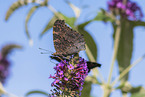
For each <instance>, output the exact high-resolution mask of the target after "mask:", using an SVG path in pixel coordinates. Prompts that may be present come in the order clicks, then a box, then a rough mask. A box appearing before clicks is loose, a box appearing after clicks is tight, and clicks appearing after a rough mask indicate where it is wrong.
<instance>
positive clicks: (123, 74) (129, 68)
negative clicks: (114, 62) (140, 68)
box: [111, 54, 145, 87]
mask: <svg viewBox="0 0 145 97" xmlns="http://www.w3.org/2000/svg"><path fill="white" fill-rule="evenodd" d="M144 58H145V54H144V55H143V56H142V57H140V58H138V59H137V60H136V61H135V62H134V63H132V64H131V65H129V66H128V67H127V68H126V69H125V70H124V71H123V72H122V73H121V74H120V75H119V76H118V77H117V78H116V79H115V80H114V81H113V82H112V84H111V86H112V87H113V86H114V85H115V84H116V83H117V82H118V81H119V80H120V79H121V78H123V77H124V76H125V75H126V74H127V73H128V72H129V71H130V70H131V69H132V68H133V67H134V66H135V65H136V64H138V63H139V62H140V61H142V60H143V59H144Z"/></svg>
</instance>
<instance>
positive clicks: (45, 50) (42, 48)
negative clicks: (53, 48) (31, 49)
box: [39, 48, 48, 51]
mask: <svg viewBox="0 0 145 97" xmlns="http://www.w3.org/2000/svg"><path fill="white" fill-rule="evenodd" d="M39 49H40V50H44V51H48V50H46V49H43V48H39Z"/></svg>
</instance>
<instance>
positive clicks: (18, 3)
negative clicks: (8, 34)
mask: <svg viewBox="0 0 145 97" xmlns="http://www.w3.org/2000/svg"><path fill="white" fill-rule="evenodd" d="M27 4H28V3H27V2H26V0H24V1H21V0H18V1H16V2H14V3H13V4H12V5H11V6H10V7H9V9H8V11H7V13H6V17H5V20H6V21H7V20H8V19H9V17H10V16H11V15H12V14H13V12H14V11H15V10H17V9H19V8H20V7H22V6H24V5H27Z"/></svg>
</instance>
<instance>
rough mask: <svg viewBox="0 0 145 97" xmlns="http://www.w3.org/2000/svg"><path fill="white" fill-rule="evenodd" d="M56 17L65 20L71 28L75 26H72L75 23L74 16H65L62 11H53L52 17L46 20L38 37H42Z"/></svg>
mask: <svg viewBox="0 0 145 97" xmlns="http://www.w3.org/2000/svg"><path fill="white" fill-rule="evenodd" d="M57 19H62V20H65V22H66V23H67V24H68V25H69V26H70V27H72V28H75V27H74V23H75V20H76V18H74V17H67V16H65V15H63V14H62V13H59V12H58V13H55V14H54V16H53V18H52V19H51V20H50V21H49V22H48V24H47V25H46V26H45V28H44V30H43V31H42V33H41V34H40V37H42V36H43V35H44V34H45V33H46V32H47V31H48V30H49V29H50V28H52V27H53V25H54V22H55V21H56V20H57Z"/></svg>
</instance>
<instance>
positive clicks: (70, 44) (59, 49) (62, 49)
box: [53, 20, 85, 56]
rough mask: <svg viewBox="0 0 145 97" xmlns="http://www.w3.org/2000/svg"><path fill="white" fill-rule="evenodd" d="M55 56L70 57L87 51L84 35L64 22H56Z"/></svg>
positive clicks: (54, 29)
mask: <svg viewBox="0 0 145 97" xmlns="http://www.w3.org/2000/svg"><path fill="white" fill-rule="evenodd" d="M53 42H54V47H55V50H56V52H55V53H54V54H53V55H54V56H68V55H73V54H75V53H78V52H79V51H81V50H85V40H84V38H83V35H81V34H80V33H79V32H76V31H75V30H72V29H71V28H70V27H68V26H67V25H66V24H65V22H64V20H56V21H55V23H54V26H53Z"/></svg>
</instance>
